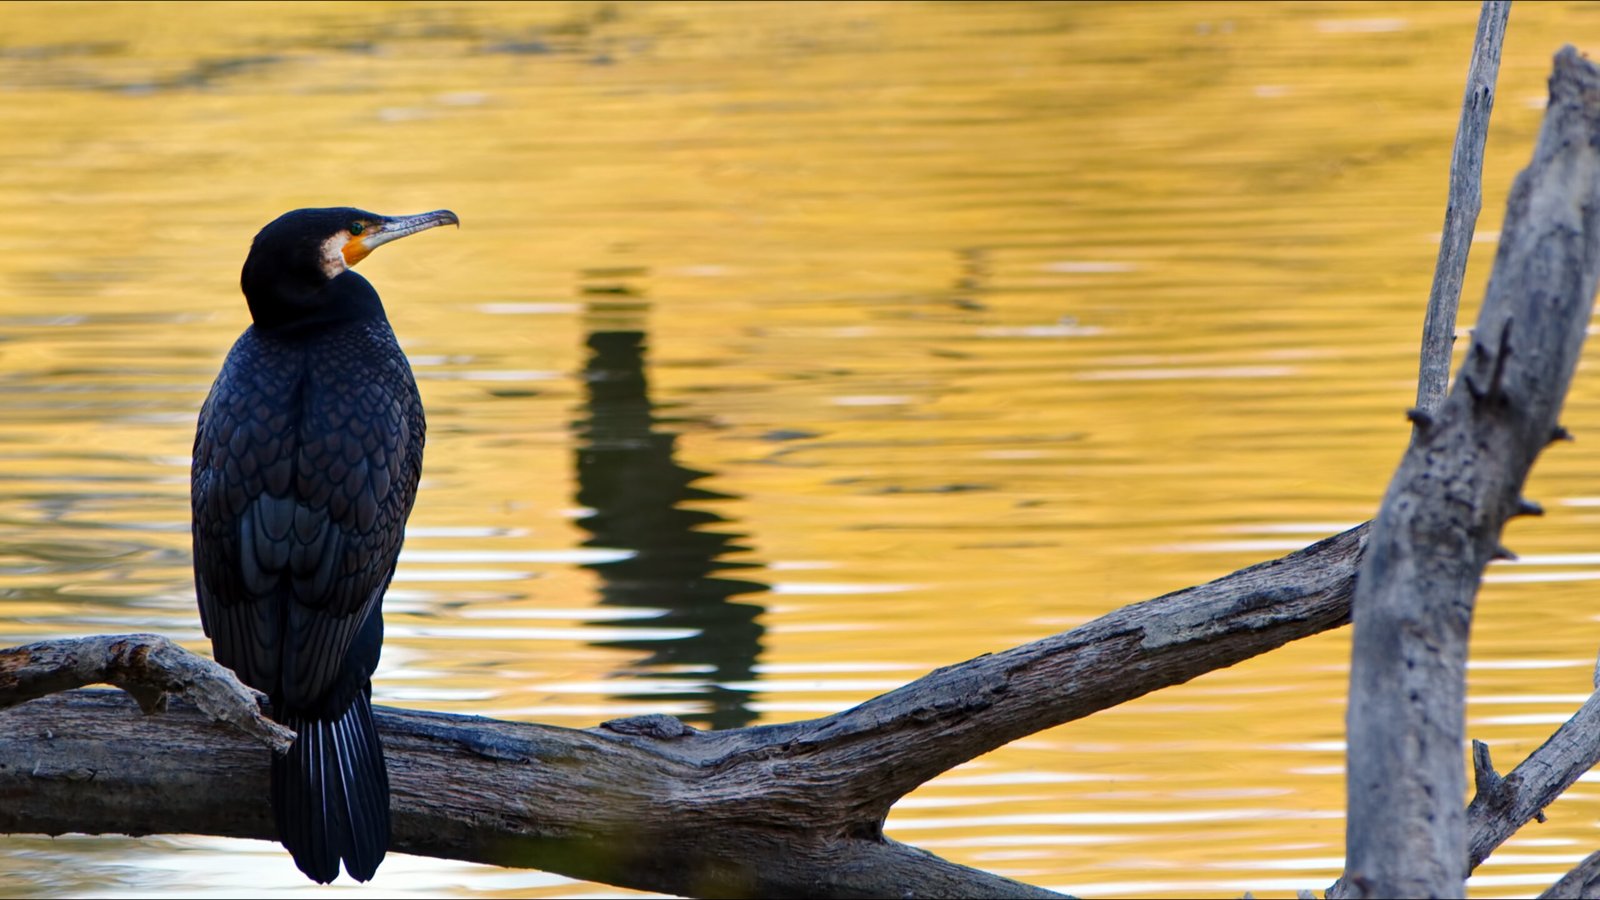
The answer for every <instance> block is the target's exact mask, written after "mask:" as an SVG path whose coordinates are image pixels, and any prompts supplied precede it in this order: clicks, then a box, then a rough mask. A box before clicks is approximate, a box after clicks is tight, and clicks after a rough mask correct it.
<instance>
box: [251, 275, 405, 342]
mask: <svg viewBox="0 0 1600 900" xmlns="http://www.w3.org/2000/svg"><path fill="white" fill-rule="evenodd" d="M245 299H246V301H248V302H249V304H250V316H251V318H252V319H254V321H255V327H256V330H257V331H259V332H262V333H264V334H267V335H271V336H273V337H280V338H290V339H292V338H296V337H301V336H311V335H316V334H321V333H323V332H326V331H328V330H330V329H333V328H338V327H340V326H343V325H350V324H355V323H358V322H374V321H376V322H386V321H388V318H387V316H385V315H384V311H383V301H382V300H380V299H379V298H378V292H377V291H376V290H374V289H373V287H372V285H371V283H369V282H368V281H367V280H366V279H365V278H362V277H361V276H360V275H357V274H356V273H354V272H350V271H345V272H342V273H340V274H339V275H338V277H336V278H334V279H333V280H331V281H328V282H327V283H325V284H323V285H322V286H321V287H320V288H317V289H314V290H311V291H307V292H305V293H285V292H284V291H282V290H281V289H278V290H273V291H271V292H269V293H267V294H266V296H256V295H253V294H251V293H246V294H245Z"/></svg>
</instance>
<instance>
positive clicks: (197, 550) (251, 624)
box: [190, 333, 294, 693]
mask: <svg viewBox="0 0 1600 900" xmlns="http://www.w3.org/2000/svg"><path fill="white" fill-rule="evenodd" d="M259 361H260V354H259V348H258V347H256V346H255V343H254V342H253V341H252V340H250V338H249V335H248V333H247V334H246V336H245V337H243V338H240V340H239V342H238V343H237V344H235V345H234V348H233V350H232V351H231V352H230V353H229V354H228V360H227V362H226V363H225V364H224V365H223V369H222V373H221V374H220V375H218V376H217V380H216V383H214V384H213V385H212V387H211V393H210V395H209V396H207V397H206V402H205V404H204V405H203V406H202V407H201V409H200V421H199V425H198V427H197V428H196V430H195V439H194V458H193V463H192V468H191V469H190V503H191V507H192V512H193V521H192V526H191V529H192V533H193V537H194V570H195V594H196V596H197V597H198V599H199V601H200V621H201V624H202V625H203V626H204V627H205V631H206V634H207V635H208V636H209V637H210V638H211V644H212V651H213V653H214V654H215V656H216V659H217V661H218V662H220V663H222V664H223V665H225V666H227V667H229V668H231V669H233V670H234V672H235V673H236V674H238V676H239V678H240V680H242V681H243V682H244V683H246V684H248V685H250V686H251V687H254V688H256V689H257V690H262V691H266V692H268V693H274V692H275V691H276V690H277V686H278V679H279V673H280V671H281V656H282V649H281V648H282V640H283V618H284V613H285V610H284V609H283V606H282V602H281V601H280V599H279V598H278V596H277V595H276V593H275V592H274V591H273V590H272V584H271V581H272V579H271V578H270V577H268V576H267V575H266V574H265V573H264V572H263V571H262V569H261V567H260V566H259V565H257V564H256V561H255V553H254V549H255V548H254V547H253V546H252V545H250V544H248V543H247V541H246V540H244V539H243V535H245V534H250V533H251V530H253V529H254V528H256V527H259V526H261V525H267V524H272V523H269V522H266V521H263V520H265V519H269V518H271V516H272V514H273V512H274V511H275V510H273V509H268V510H264V511H263V510H258V505H259V503H260V501H261V499H262V498H263V497H267V496H268V495H270V494H271V493H273V492H274V491H277V492H278V493H280V494H282V493H286V492H287V491H288V490H289V488H290V486H291V478H290V476H292V474H293V463H294V457H293V449H294V448H293V446H292V444H291V443H290V442H289V441H287V440H285V437H286V431H287V430H289V427H290V425H291V424H292V422H291V419H292V415H293V413H292V407H293V403H294V398H293V396H292V394H293V392H292V390H291V389H290V388H288V387H287V386H286V385H285V384H283V383H280V382H282V381H285V380H287V379H290V378H292V377H293V375H294V373H293V372H292V371H290V372H281V373H278V367H274V366H272V365H270V361H268V362H269V364H266V365H261V364H257V363H258V362H259ZM274 373H278V374H280V375H281V376H282V377H281V378H279V379H273V378H271V377H270V376H272V375H273V374H274ZM247 553H248V554H249V558H248V559H247V558H246V554H247Z"/></svg>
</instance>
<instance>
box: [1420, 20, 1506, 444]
mask: <svg viewBox="0 0 1600 900" xmlns="http://www.w3.org/2000/svg"><path fill="white" fill-rule="evenodd" d="M1510 14H1511V0H1486V2H1485V3H1484V4H1483V9H1482V11H1481V12H1480V13H1479V14H1478V34H1477V37H1476V38H1475V39H1474V40H1473V44H1472V63H1471V65H1469V66H1468V67H1467V90H1466V95H1465V96H1464V97H1463V98H1462V100H1461V123H1460V124H1459V125H1457V126H1456V145H1455V150H1454V151H1453V152H1452V153H1451V155H1450V192H1449V195H1448V198H1447V199H1446V201H1445V208H1444V232H1443V233H1442V234H1441V235H1440V238H1439V259H1438V262H1437V263H1436V264H1435V265H1434V268H1433V287H1432V289H1431V290H1430V291H1429V292H1428V312H1427V316H1426V317H1425V318H1424V319H1423V323H1422V354H1421V358H1422V362H1421V365H1420V367H1419V370H1418V373H1417V409H1420V410H1422V411H1423V412H1425V413H1435V412H1438V410H1439V406H1440V405H1441V404H1442V403H1444V393H1445V388H1446V387H1448V386H1449V384H1450V348H1451V346H1452V345H1453V344H1454V343H1455V337H1456V310H1457V308H1459V306H1460V302H1461V280H1462V278H1464V277H1465V276H1466V274H1467V257H1468V255H1469V254H1470V252H1471V249H1472V232H1473V230H1474V229H1475V228H1476V227H1477V224H1478V211H1479V209H1481V208H1482V206H1483V145H1484V142H1485V141H1487V140H1488V138H1489V113H1490V111H1492V110H1493V109H1494V86H1495V80H1496V78H1497V77H1498V76H1499V73H1500V47H1501V45H1502V44H1504V43H1505V37H1506V19H1507V18H1508V17H1509V16H1510Z"/></svg>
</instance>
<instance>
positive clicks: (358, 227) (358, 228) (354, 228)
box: [350, 222, 367, 235]
mask: <svg viewBox="0 0 1600 900" xmlns="http://www.w3.org/2000/svg"><path fill="white" fill-rule="evenodd" d="M366 230H367V226H365V225H363V224H361V223H360V222H351V223H350V233H351V234H353V235H359V234H360V233H361V232H363V231H366Z"/></svg>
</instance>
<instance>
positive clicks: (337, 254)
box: [322, 231, 350, 281]
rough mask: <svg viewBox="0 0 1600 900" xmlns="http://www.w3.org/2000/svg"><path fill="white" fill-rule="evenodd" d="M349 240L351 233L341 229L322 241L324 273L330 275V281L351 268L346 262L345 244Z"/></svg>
mask: <svg viewBox="0 0 1600 900" xmlns="http://www.w3.org/2000/svg"><path fill="white" fill-rule="evenodd" d="M349 240H350V235H348V234H346V233H344V232H342V231H341V232H339V233H338V234H336V235H334V236H333V237H330V238H328V239H327V240H325V241H323V242H322V274H324V275H326V276H328V280H329V281H332V280H333V279H334V278H335V277H337V276H338V275H339V273H340V272H343V271H344V270H345V269H348V268H350V267H349V266H347V265H345V264H344V245H345V242H347V241H349Z"/></svg>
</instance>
